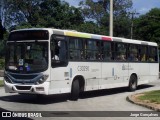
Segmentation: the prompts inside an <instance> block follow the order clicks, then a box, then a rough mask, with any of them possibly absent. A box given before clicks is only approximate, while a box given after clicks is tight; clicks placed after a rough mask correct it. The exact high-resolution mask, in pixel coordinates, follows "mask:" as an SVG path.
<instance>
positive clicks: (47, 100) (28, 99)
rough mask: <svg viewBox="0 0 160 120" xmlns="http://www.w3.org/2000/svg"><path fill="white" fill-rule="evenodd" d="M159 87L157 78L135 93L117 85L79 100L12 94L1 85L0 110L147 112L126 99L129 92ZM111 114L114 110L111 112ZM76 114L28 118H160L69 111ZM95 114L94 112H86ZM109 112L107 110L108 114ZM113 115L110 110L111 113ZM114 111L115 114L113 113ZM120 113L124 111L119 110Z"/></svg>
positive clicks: (29, 119)
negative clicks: (106, 115) (85, 115)
mask: <svg viewBox="0 0 160 120" xmlns="http://www.w3.org/2000/svg"><path fill="white" fill-rule="evenodd" d="M157 89H160V80H159V81H156V82H153V83H150V84H148V85H142V86H139V87H138V90H137V91H135V92H128V91H127V89H126V88H116V89H108V90H101V91H92V92H86V93H84V94H83V95H81V96H80V99H79V100H78V101H70V100H69V99H68V94H63V95H51V96H45V97H42V98H41V97H38V98H37V97H36V96H35V95H19V94H15V93H12V94H11V93H5V92H4V88H0V108H1V109H0V110H1V111H20V112H21V111H37V112H38V111H52V112H53V111H119V112H120V111H149V112H152V110H150V109H148V108H144V107H141V106H138V105H135V104H132V103H130V102H128V101H126V97H127V96H128V95H131V94H134V93H140V92H144V91H150V90H157ZM113 113H114V112H113ZM55 114H56V116H63V115H64V116H65V114H67V112H58V113H55ZM71 114H73V116H76V117H52V118H51V117H47V118H43V117H42V118H27V119H28V120H32V119H37V120H39V119H40V120H41V119H56V120H57V119H61V120H63V119H66V120H72V119H73V120H74V119H78V120H79V119H89V120H97V119H107V120H128V119H131V120H143V119H145V120H160V116H159V117H153V118H144V117H139V118H134V117H100V118H99V117H98V118H97V117H81V113H79V112H76V113H71ZM86 114H91V115H90V116H95V114H96V113H95V112H93V113H89V112H88V113H87V112H86ZM109 114H110V113H109ZM111 114H112V113H111ZM114 114H115V113H114ZM120 114H121V113H120ZM122 114H123V112H122Z"/></svg>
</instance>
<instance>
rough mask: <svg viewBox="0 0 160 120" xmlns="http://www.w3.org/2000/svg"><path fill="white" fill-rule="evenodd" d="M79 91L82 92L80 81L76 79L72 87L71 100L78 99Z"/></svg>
mask: <svg viewBox="0 0 160 120" xmlns="http://www.w3.org/2000/svg"><path fill="white" fill-rule="evenodd" d="M79 92H80V88H79V81H78V80H74V81H73V83H72V89H71V100H74V101H76V100H78V98H79Z"/></svg>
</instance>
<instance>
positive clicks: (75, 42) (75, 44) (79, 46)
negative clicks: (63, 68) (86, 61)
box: [69, 37, 83, 60]
mask: <svg viewBox="0 0 160 120" xmlns="http://www.w3.org/2000/svg"><path fill="white" fill-rule="evenodd" d="M69 59H70V60H82V59H83V39H80V38H74V37H69Z"/></svg>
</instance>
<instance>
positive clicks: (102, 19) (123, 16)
mask: <svg viewBox="0 0 160 120" xmlns="http://www.w3.org/2000/svg"><path fill="white" fill-rule="evenodd" d="M109 5H110V2H109V0H86V1H81V2H80V6H81V9H82V13H83V16H84V17H85V18H86V20H90V21H93V22H95V23H96V24H97V25H98V27H99V28H97V29H100V31H103V30H105V31H103V32H102V33H105V34H106V35H108V33H109V32H108V30H109ZM113 6H114V13H113V14H114V36H117V37H128V36H129V33H130V22H128V21H130V19H129V15H128V11H129V10H130V9H131V7H132V0H114V5H113Z"/></svg>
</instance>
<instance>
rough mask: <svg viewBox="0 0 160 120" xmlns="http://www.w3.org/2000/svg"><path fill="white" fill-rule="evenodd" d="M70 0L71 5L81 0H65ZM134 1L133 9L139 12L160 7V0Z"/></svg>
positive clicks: (142, 12)
mask: <svg viewBox="0 0 160 120" xmlns="http://www.w3.org/2000/svg"><path fill="white" fill-rule="evenodd" d="M64 1H66V2H68V3H69V4H70V5H72V6H75V7H77V6H78V4H79V1H81V0H64ZM132 2H133V11H136V12H137V13H140V15H142V14H146V13H147V12H149V11H150V10H151V9H152V8H155V7H157V8H160V0H132Z"/></svg>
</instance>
